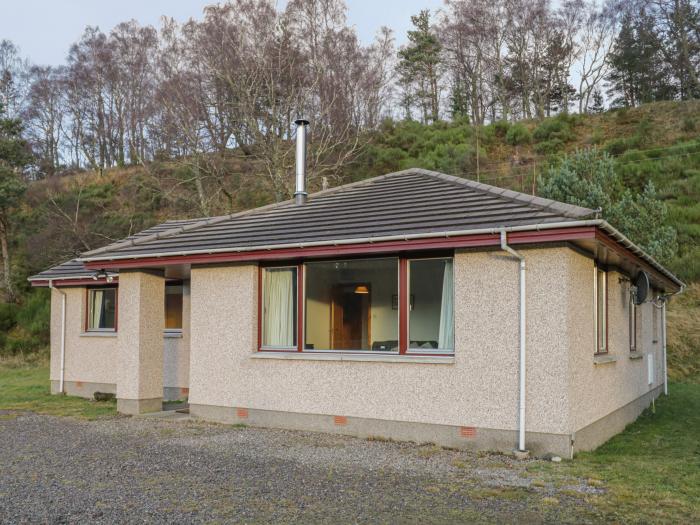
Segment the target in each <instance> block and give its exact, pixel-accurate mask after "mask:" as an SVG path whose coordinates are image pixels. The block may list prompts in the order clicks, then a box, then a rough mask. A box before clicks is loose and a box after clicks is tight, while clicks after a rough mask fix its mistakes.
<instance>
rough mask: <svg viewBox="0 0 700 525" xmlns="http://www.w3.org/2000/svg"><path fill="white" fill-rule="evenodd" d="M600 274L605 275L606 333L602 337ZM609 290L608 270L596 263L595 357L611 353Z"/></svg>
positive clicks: (594, 292)
mask: <svg viewBox="0 0 700 525" xmlns="http://www.w3.org/2000/svg"><path fill="white" fill-rule="evenodd" d="M599 272H600V273H602V274H603V294H604V295H603V310H604V312H603V313H604V315H603V319H604V323H605V325H604V331H603V335H602V337H599V329H600V327H599V326H598V318H599V317H600V316H599V313H600V312H599V311H598V309H599V304H600V300H599V290H598V273H599ZM608 290H609V286H608V270H607V268H605V267H604V266H602V265H600V264H598V263H596V264H595V265H594V267H593V301H594V302H593V305H594V308H593V312H594V316H593V320H594V326H595V330H594V336H595V337H594V339H595V345H594V347H595V352H594V355H607V354H609V353H610V346H609V339H608V335H609V331H610V330H609V329H610V323H609V319H608V315H609V311H610V309H609V304H608ZM601 339H602V340H603V341H604V342H605V344H604V346H603V347H602V348H601V346H600V340H601Z"/></svg>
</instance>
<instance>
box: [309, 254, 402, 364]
mask: <svg viewBox="0 0 700 525" xmlns="http://www.w3.org/2000/svg"><path fill="white" fill-rule="evenodd" d="M401 259H402V258H401V257H399V256H398V255H388V256H386V255H384V256H378V257H363V256H360V257H344V258H342V259H319V260H317V261H306V262H304V263H302V264H301V266H302V267H303V268H304V275H305V276H306V266H307V264H308V263H311V264H314V263H335V262H349V261H380V260H395V261H396V263H397V285H398V292H399V310H398V312H397V313H396V315H397V322H398V332H399V334H398V338H399V349H398V351H391V350H372V349H371V348H370V349H368V350H362V349H360V348H353V349H347V350H343V349H332V348H318V349H316V348H314V349H308V348H304V346H305V345H306V279H304V286H303V288H301V291H302V293H303V297H301V302H302V303H303V304H304V309H303V312H304V317H303V319H301V320H300V323H301V332H300V334H301V335H302V337H303V340H302V342H301V344H300V345H299V346H300V350H299V351H300V352H306V353H309V354H312V353H316V354H359V355H366V354H371V355H401V354H402V352H401V306H400V304H401Z"/></svg>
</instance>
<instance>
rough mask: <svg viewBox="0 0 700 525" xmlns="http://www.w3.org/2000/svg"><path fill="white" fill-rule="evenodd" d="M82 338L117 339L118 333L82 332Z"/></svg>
mask: <svg viewBox="0 0 700 525" xmlns="http://www.w3.org/2000/svg"><path fill="white" fill-rule="evenodd" d="M80 337H117V332H82V333H81V334H80Z"/></svg>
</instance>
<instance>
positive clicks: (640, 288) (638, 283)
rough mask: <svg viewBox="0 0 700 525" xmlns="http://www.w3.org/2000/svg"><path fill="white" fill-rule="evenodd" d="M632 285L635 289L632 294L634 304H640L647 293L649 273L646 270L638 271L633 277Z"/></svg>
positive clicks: (644, 299)
mask: <svg viewBox="0 0 700 525" xmlns="http://www.w3.org/2000/svg"><path fill="white" fill-rule="evenodd" d="M634 287H635V288H636V290H635V292H634V295H633V301H634V304H636V305H640V304H642V303H643V302H644V301H646V299H647V296H648V295H649V288H650V285H649V275H647V273H646V272H639V273H638V274H637V277H636V278H635V279H634Z"/></svg>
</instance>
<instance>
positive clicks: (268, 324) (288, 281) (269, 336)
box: [262, 268, 295, 347]
mask: <svg viewBox="0 0 700 525" xmlns="http://www.w3.org/2000/svg"><path fill="white" fill-rule="evenodd" d="M294 277H295V270H294V269H291V268H271V269H267V270H265V290H264V292H263V295H264V302H263V307H264V312H263V316H264V318H263V327H262V328H263V345H264V346H279V347H293V346H294V301H295V297H294Z"/></svg>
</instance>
